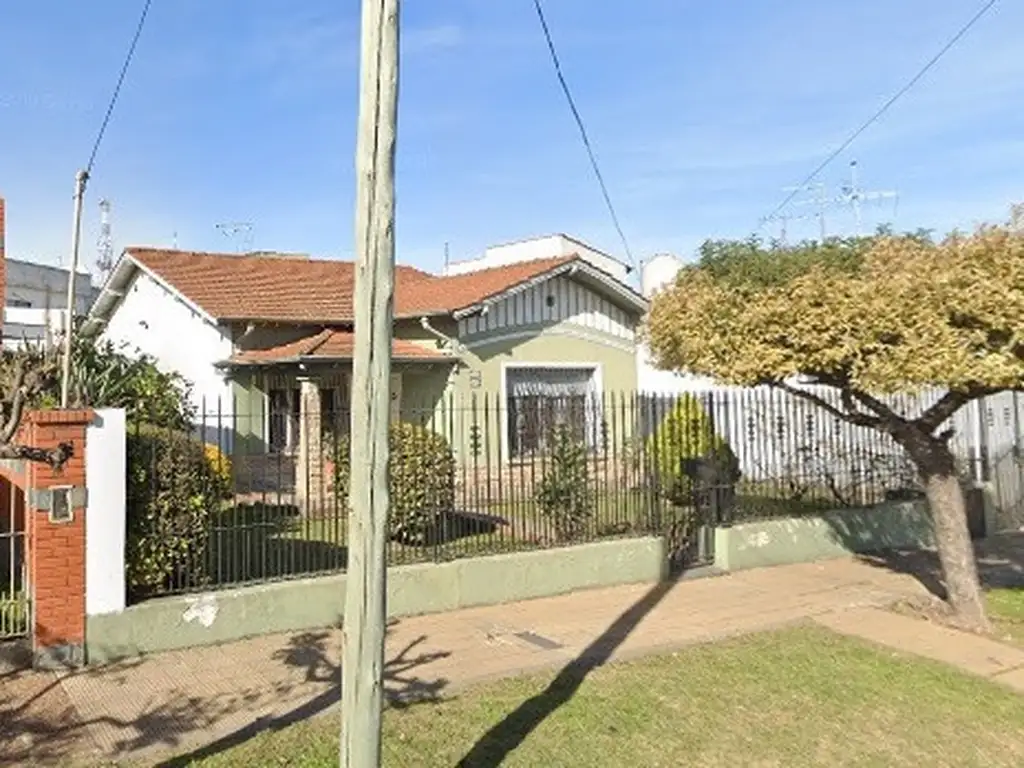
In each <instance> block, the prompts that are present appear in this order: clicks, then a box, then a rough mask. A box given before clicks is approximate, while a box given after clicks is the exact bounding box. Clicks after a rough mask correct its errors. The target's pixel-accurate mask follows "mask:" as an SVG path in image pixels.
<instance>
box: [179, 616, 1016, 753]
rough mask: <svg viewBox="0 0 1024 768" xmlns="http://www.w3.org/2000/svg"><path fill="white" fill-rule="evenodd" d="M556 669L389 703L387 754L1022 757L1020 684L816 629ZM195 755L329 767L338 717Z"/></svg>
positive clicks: (265, 734)
mask: <svg viewBox="0 0 1024 768" xmlns="http://www.w3.org/2000/svg"><path fill="white" fill-rule="evenodd" d="M553 679H554V673H551V674H547V675H542V676H533V677H524V678H520V679H511V680H506V681H503V682H499V683H496V684H492V685H488V686H484V687H480V688H477V689H474V690H469V691H465V692H463V693H462V695H460V696H459V697H457V698H454V699H451V700H448V701H445V702H443V703H440V704H421V705H418V706H413V707H409V708H407V709H401V710H391V711H389V712H387V714H386V717H385V742H384V752H385V759H384V764H385V765H386V766H392V767H393V768H413V767H414V766H415V768H429V767H430V766H455V765H459V764H460V762H459V761H460V759H462V758H463V757H464V756H465V755H466V754H467V753H468V752H469V751H470V750H471V749H473V747H474V744H476V745H478V746H477V752H475V753H474V759H473V760H472V761H467V762H465V763H461V765H464V766H467V768H469V767H470V766H494V765H498V764H501V765H507V766H523V767H524V768H534V766H552V767H553V768H557V767H558V766H566V767H567V768H568V767H570V766H581V767H582V766H586V767H587V768H602V767H603V766H608V767H609V768H612V767H613V766H614V768H620V766H638V767H639V766H644V768H646V767H647V766H651V767H652V768H654V767H656V766H665V768H676V766H683V765H700V766H704V767H705V768H718V767H722V768H724V767H725V766H766V767H767V766H780V767H781V766H785V767H786V768H790V767H794V768H799V767H800V766H895V767H896V768H899V767H900V766H908V767H909V766H921V765H928V766H979V767H980V766H986V767H989V768H991V767H995V766H1020V765H1024V728H1022V727H1021V723H1024V696H1019V695H1017V694H1015V693H1013V692H1011V691H1009V690H1004V689H1003V688H1000V687H998V686H996V685H994V684H992V683H988V682H986V681H984V680H981V679H976V678H972V677H968V676H966V675H964V674H961V673H959V672H957V671H956V670H953V669H952V668H948V667H945V666H943V665H939V664H936V663H931V662H927V661H922V660H918V659H910V658H907V657H903V656H901V655H897V654H893V653H891V652H888V651H885V650H882V649H878V648H875V647H873V646H869V645H867V644H864V643H862V642H859V641H854V640H850V639H847V638H843V637H840V636H837V635H834V634H832V633H829V632H827V631H825V630H822V629H819V628H815V627H800V628H795V629H788V630H783V631H778V632H772V633H765V634H761V635H755V636H751V637H746V638H741V639H737V640H733V641H729V642H723V643H717V644H709V645H705V646H699V647H694V648H690V649H687V650H685V651H682V652H679V653H676V654H672V655H668V656H662V657H656V658H649V659H645V660H641V661H637V662H632V663H624V664H616V665H610V666H607V667H604V668H601V669H598V670H595V671H593V672H591V673H590V675H589V676H588V677H587V678H586V679H585V680H584V681H583V683H582V685H581V686H580V687H579V689H578V690H577V691H575V692H573V691H572V690H571V689H565V688H563V689H557V688H556V689H554V690H548V689H547V688H548V685H549V684H550V683H551V682H552V680H553ZM559 703H561V706H558V704H559ZM513 713H515V714H513ZM510 716H511V717H510ZM488 733H489V734H490V735H489V736H488V737H486V738H485V734H488ZM481 740H482V741H481ZM481 744H485V745H487V746H486V749H481V746H480V745H481ZM506 753H507V757H506ZM503 758H504V762H502V759H503ZM193 765H197V766H203V767H204V768H234V767H236V766H237V767H241V766H254V767H256V766H295V767H296V768H298V767H303V768H318V767H319V766H325V767H326V766H332V765H337V719H336V717H333V716H328V717H324V718H318V719H314V720H310V721H307V722H304V723H301V724H298V725H295V726H292V727H290V728H287V729H284V730H281V731H277V732H268V733H264V734H262V735H260V736H258V737H256V738H255V739H253V740H251V741H249V742H248V743H246V744H243V745H241V746H238V747H235V748H233V749H231V750H229V751H226V752H222V753H220V754H219V755H215V756H212V757H208V758H205V759H204V760H202V761H199V762H195V763H193Z"/></svg>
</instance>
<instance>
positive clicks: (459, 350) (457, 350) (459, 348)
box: [420, 316, 466, 359]
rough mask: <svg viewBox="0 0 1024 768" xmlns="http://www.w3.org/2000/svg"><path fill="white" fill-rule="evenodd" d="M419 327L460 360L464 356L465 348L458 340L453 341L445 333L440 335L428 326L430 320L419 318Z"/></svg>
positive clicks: (424, 317) (439, 332)
mask: <svg viewBox="0 0 1024 768" xmlns="http://www.w3.org/2000/svg"><path fill="white" fill-rule="evenodd" d="M420 326H421V327H422V328H423V330H425V331H426V332H427V333H429V334H430V335H431V336H433V337H435V338H437V339H439V340H440V341H441V343H442V344H443V345H445V346H447V347H448V348H449V349H451V351H452V352H453V353H454V354H455V355H456V357H458V358H460V359H461V358H462V357H463V355H465V354H466V348H465V347H464V346H463V345H462V344H461V343H459V340H458V339H454V338H452V337H451V336H449V335H448V334H446V333H442V332H441V331H439V330H437V328H435V327H434V326H432V325H431V324H430V318H429V317H426V316H423V317H421V318H420Z"/></svg>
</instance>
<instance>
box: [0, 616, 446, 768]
mask: <svg viewBox="0 0 1024 768" xmlns="http://www.w3.org/2000/svg"><path fill="white" fill-rule="evenodd" d="M392 626H393V625H392ZM335 638H336V633H335V632H331V631H323V632H308V633H301V634H297V635H293V636H291V637H289V638H288V640H287V644H286V645H285V646H284V647H281V648H278V649H277V650H276V651H275V652H274V653H273V654H272V655H271V656H270V658H271V659H273V660H274V661H276V662H278V663H279V664H280V665H282V666H283V668H284V669H281V668H278V669H277V670H274V669H273V668H265V669H264V674H263V675H260V671H261V670H260V668H259V667H260V664H261V663H262V664H263V665H264V667H265V665H266V659H267V657H266V656H264V657H263V658H262V659H257V660H256V661H255V665H256V668H254V669H253V672H254V677H248V676H246V677H245V678H240V679H241V680H244V684H241V683H240V684H239V685H238V686H237V687H235V688H233V689H231V690H218V689H217V687H216V686H214V687H213V689H212V690H211V689H210V688H202V689H200V690H197V687H198V686H200V685H201V683H200V682H199V681H198V680H192V681H191V682H189V677H190V676H192V675H191V673H185V674H184V675H182V676H181V678H175V685H176V686H177V687H174V688H168V689H163V690H161V688H160V686H161V683H160V682H159V681H161V680H164V679H166V678H167V676H168V675H171V676H174V674H175V665H180V664H181V659H180V658H178V659H169V660H166V661H165V660H162V659H161V655H159V654H157V655H154V656H152V657H148V658H139V659H133V660H130V661H126V662H122V663H118V664H115V665H110V666H107V667H95V668H86V669H81V670H76V671H70V672H64V673H62V674H60V675H56V674H50V673H40V672H33V671H23V672H16V673H10V674H5V675H4V677H3V678H0V679H2V685H0V765H68V764H69V763H72V762H74V761H75V760H86V761H89V760H92V761H94V762H98V761H102V760H111V759H126V760H137V759H140V756H144V755H150V756H151V757H149V758H148V759H146V758H142V759H143V760H144V764H147V765H153V764H157V763H156V761H155V760H154V759H153V757H152V755H153V753H155V752H163V753H167V752H169V751H177V750H181V749H183V748H184V749H188V748H190V747H191V746H192V745H194V744H195V743H196V741H197V740H198V739H200V738H202V737H203V734H206V733H210V732H213V733H218V732H219V733H224V732H225V731H227V730H229V729H231V728H234V730H231V731H230V732H229V733H227V735H225V736H222V737H221V738H219V739H217V740H216V741H215V742H213V743H211V744H207V745H206V746H204V747H202V748H200V749H197V750H195V751H193V752H191V753H189V754H187V755H184V756H181V757H177V758H173V759H170V760H168V761H166V762H164V763H162V764H163V765H169V766H177V765H188V764H189V763H190V762H192V761H194V760H196V759H199V758H202V757H208V756H210V755H214V754H217V753H219V752H222V751H224V750H226V749H229V748H230V747H233V746H235V745H238V744H241V743H242V742H244V741H246V740H248V739H250V738H252V737H253V736H255V735H256V734H258V733H260V732H261V731H264V730H268V729H270V730H276V729H280V728H284V727H285V726H287V725H289V724H291V723H294V722H298V721H300V720H303V719H305V718H308V717H312V716H314V715H317V714H320V713H322V712H324V711H326V710H328V709H329V708H330V707H331V706H332V705H333V704H335V703H336V702H337V701H338V700H339V691H340V672H339V669H340V668H339V665H338V662H337V661H336V660H335V659H336V658H337V654H336V652H335V646H336V645H337V643H336V642H334V639H335ZM425 643H426V638H425V637H419V638H416V639H415V640H413V641H412V642H410V643H408V644H407V645H406V646H405V647H404V648H401V649H400V650H399V651H398V652H397V653H391V654H390V655H389V657H388V659H387V661H386V663H385V672H384V674H385V695H386V698H387V701H388V703H389V704H390V705H392V706H405V705H407V704H409V703H411V702H419V701H432V700H435V699H437V698H439V697H440V694H441V692H442V691H443V689H444V688H445V687H446V686H447V684H448V681H447V680H445V679H425V678H423V677H421V676H420V675H419V674H417V671H418V669H419V668H421V667H423V666H425V665H429V664H430V663H431V662H433V661H436V660H438V659H441V658H444V657H446V656H448V655H449V654H448V652H446V651H428V650H424V649H423V645H424V644H425ZM243 652H244V651H243ZM204 653H207V654H208V655H206V656H204V655H203V654H204ZM219 653H221V652H220V651H214V650H213V649H205V650H204V649H196V652H195V656H194V657H193V658H192V659H191V660H190V664H191V663H193V662H194V663H195V664H197V665H199V667H200V668H202V667H203V666H204V665H209V664H210V663H216V659H222V658H223V656H220V655H218V654H219ZM204 659H205V661H204ZM154 684H155V686H156V687H155V688H154V689H153V690H150V686H153V685H154ZM122 691H123V693H121V692H122ZM119 698H123V699H125V700H127V701H121V700H119ZM289 702H295V705H294V706H292V707H291V708H289V709H285V711H283V712H282V711H281V709H283V708H287V707H289ZM135 706H138V707H139V708H140V710H141V711H139V712H135V711H133V709H134V707H135ZM261 710H262V711H264V712H270V713H272V714H269V715H265V716H263V717H256V718H255V720H254V719H253V714H258V713H259V712H260V711H261ZM240 724H244V725H240ZM239 725H240V727H239Z"/></svg>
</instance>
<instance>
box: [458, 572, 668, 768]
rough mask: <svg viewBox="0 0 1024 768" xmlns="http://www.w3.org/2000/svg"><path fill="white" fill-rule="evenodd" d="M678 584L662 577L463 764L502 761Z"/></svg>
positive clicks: (470, 767)
mask: <svg viewBox="0 0 1024 768" xmlns="http://www.w3.org/2000/svg"><path fill="white" fill-rule="evenodd" d="M674 586H675V582H674V581H662V582H659V583H658V584H655V585H654V586H653V587H651V589H650V590H648V592H647V593H646V594H645V595H644V596H643V597H642V598H640V600H638V601H637V602H636V603H634V604H633V605H632V606H630V607H629V608H628V609H627V610H626V611H624V612H623V613H622V614H621V615H620V616H619V617H618V618H617V619H616V620H615V621H614V622H612V624H611V626H609V627H608V629H606V630H605V631H604V632H603V633H602V634H601V635H600V636H599V637H598V638H597V639H596V640H594V641H593V642H592V643H591V644H590V645H588V646H587V647H586V648H584V649H583V651H582V652H581V653H580V654H579V656H577V657H576V658H575V659H573V660H572V661H571V662H570V663H569V664H568V665H567V666H565V667H563V668H562V670H561V671H560V672H559V673H558V675H557V676H556V677H555V679H554V680H552V681H551V683H550V684H549V685H548V686H547V687H546V688H545V689H544V690H543V691H541V692H540V693H538V694H537V695H536V696H532V697H531V698H529V699H527V700H526V701H524V702H523V703H522V704H520V705H519V706H518V707H516V709H515V711H514V712H512V713H511V714H509V715H508V716H507V717H505V719H504V720H502V721H501V722H500V723H498V724H497V725H495V726H494V727H493V728H491V729H490V730H489V731H488V732H487V733H485V734H484V735H483V736H482V737H481V738H480V739H479V740H478V741H477V742H476V744H474V745H473V747H472V748H471V749H470V750H469V752H467V753H466V754H465V755H464V756H463V757H462V759H461V760H459V762H458V766H459V768H488V767H489V766H497V765H501V763H502V762H503V761H504V760H505V758H506V757H508V756H509V755H510V754H511V753H512V752H513V751H514V750H515V749H516V748H518V747H519V746H520V745H521V744H522V743H523V742H524V741H525V740H526V738H527V737H528V736H529V735H530V734H531V733H533V731H534V730H536V729H537V728H538V727H539V726H540V724H541V723H543V722H544V721H545V720H546V719H547V718H548V717H550V716H551V715H553V714H554V713H555V712H557V711H558V709H559V708H560V707H561V706H562V705H563V704H566V703H567V702H568V701H569V700H570V699H572V697H573V696H575V695H576V692H577V691H578V690H579V689H580V686H581V685H583V682H584V680H586V678H587V675H589V674H590V673H591V672H592V671H593V670H595V669H597V668H598V667H600V666H602V665H604V664H606V663H607V662H608V661H609V660H610V659H611V657H612V654H614V653H615V651H616V649H617V648H619V646H621V645H622V643H623V642H625V640H626V638H628V637H629V635H630V634H631V633H632V632H633V630H634V629H636V627H637V625H638V624H640V622H641V621H643V619H644V617H645V616H647V615H648V614H649V613H650V612H651V611H653V610H654V609H655V608H656V607H657V606H658V604H659V603H660V602H661V601H662V600H663V599H664V598H665V596H666V595H667V594H668V593H669V592H670V591H671V590H672V588H673V587H674Z"/></svg>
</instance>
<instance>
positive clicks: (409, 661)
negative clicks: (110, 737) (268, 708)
mask: <svg viewBox="0 0 1024 768" xmlns="http://www.w3.org/2000/svg"><path fill="white" fill-rule="evenodd" d="M397 623H398V621H397V620H393V621H390V622H388V631H389V632H390V631H391V629H392V628H393V627H394V626H395V625H396V624H397ZM335 638H336V634H335V633H334V632H307V633H304V634H301V635H296V636H295V637H293V638H291V640H290V641H289V645H288V647H287V648H284V649H282V650H280V651H278V652H276V653H275V654H274V657H275V659H277V660H279V661H281V662H282V663H284V664H285V665H286V666H289V667H293V668H297V669H299V670H302V671H303V677H304V682H306V683H329V684H330V688H328V689H327V690H325V691H323V692H322V693H320V694H319V695H317V696H315V697H313V698H312V699H310V700H309V701H307V702H305V703H303V704H301V705H299V706H298V707H296V708H295V709H292V710H289V711H288V712H286V713H284V714H282V715H277V716H273V717H265V718H259V719H257V720H254V721H253V722H252V723H250V724H249V725H247V726H246V727H244V728H241V729H239V730H237V731H234V732H233V733H230V734H228V735H227V736H224V737H222V738H220V739H217V740H216V741H214V742H211V743H209V744H206V745H205V746H203V747H200V748H198V749H196V750H194V751H192V752H189V753H187V754H184V755H178V756H176V757H174V758H171V759H169V760H165V761H163V762H161V763H157V766H160V767H161V768H175V767H177V766H187V765H190V764H191V763H192V762H194V761H196V760H200V759H203V758H208V757H211V756H213V755H216V754H219V753H221V752H224V751H226V750H228V749H231V748H232V747H236V746H238V745H240V744H243V743H244V742H246V741H248V740H249V739H251V738H253V737H254V736H256V735H258V734H260V733H263V732H264V731H278V730H281V729H282V728H286V727H287V726H289V725H293V724H294V723H298V722H300V721H302V720H306V719H308V718H310V717H314V716H316V715H319V714H321V713H323V712H326V711H327V710H328V709H330V708H331V707H332V706H334V705H335V704H337V703H338V702H339V701H340V700H341V665H340V663H339V662H338V661H336V660H335V659H336V655H337V654H332V648H331V646H332V645H334V642H333V641H334V640H335ZM426 640H427V638H426V635H421V636H420V637H418V638H416V639H415V640H413V641H411V642H410V643H409V644H408V645H406V646H405V647H404V648H403V649H402V650H401V651H399V652H398V653H397V654H395V655H393V656H392V657H391V658H389V659H386V660H385V662H384V698H385V702H386V704H387V706H389V707H405V706H408V705H410V704H419V703H426V702H435V701H438V700H439V699H440V696H441V692H442V691H443V690H444V688H445V687H446V686H447V685H448V681H447V680H445V679H443V678H442V679H437V680H423V679H421V678H419V677H417V676H416V675H415V670H416V669H417V668H418V667H422V666H424V665H427V664H430V663H432V662H434V661H438V660H440V659H444V658H447V657H448V656H450V655H451V654H450V653H449V652H448V651H432V652H425V653H417V649H418V648H419V647H420V646H422V645H423V643H425V642H426ZM339 729H340V723H339Z"/></svg>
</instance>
